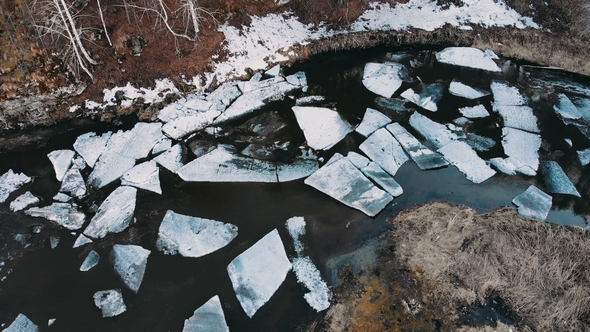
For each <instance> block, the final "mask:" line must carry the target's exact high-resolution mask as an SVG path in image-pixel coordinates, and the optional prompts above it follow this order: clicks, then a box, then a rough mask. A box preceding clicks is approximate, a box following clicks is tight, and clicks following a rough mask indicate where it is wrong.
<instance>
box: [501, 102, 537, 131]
mask: <svg viewBox="0 0 590 332" xmlns="http://www.w3.org/2000/svg"><path fill="white" fill-rule="evenodd" d="M494 112H497V113H498V114H500V116H501V117H502V119H503V120H504V126H506V127H510V128H514V129H520V130H524V131H528V132H531V133H539V132H541V131H540V130H539V127H538V126H537V117H536V116H535V115H534V114H533V109H532V108H530V107H528V106H512V105H496V104H495V103H494Z"/></svg>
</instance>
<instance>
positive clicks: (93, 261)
mask: <svg viewBox="0 0 590 332" xmlns="http://www.w3.org/2000/svg"><path fill="white" fill-rule="evenodd" d="M99 260H100V255H99V254H98V253H97V252H96V251H94V250H92V251H90V252H89V253H88V255H87V256H86V258H85V259H84V262H82V265H81V266H80V271H82V272H86V271H89V270H90V269H91V268H93V267H95V266H96V265H97V264H98V261H99Z"/></svg>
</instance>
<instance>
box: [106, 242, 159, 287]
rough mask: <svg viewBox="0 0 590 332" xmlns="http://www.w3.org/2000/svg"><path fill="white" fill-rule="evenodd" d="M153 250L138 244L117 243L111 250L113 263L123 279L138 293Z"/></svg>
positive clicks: (116, 271) (126, 284)
mask: <svg viewBox="0 0 590 332" xmlns="http://www.w3.org/2000/svg"><path fill="white" fill-rule="evenodd" d="M150 253H151V251H149V250H147V249H144V248H142V247H140V246H136V245H123V244H115V245H114V246H113V250H111V263H112V264H113V268H114V270H115V273H116V274H117V275H118V276H119V278H121V281H123V283H124V284H125V286H127V287H128V288H129V289H130V290H132V291H133V292H134V293H137V291H138V290H139V286H141V282H142V281H143V275H144V273H145V268H146V266H147V259H148V256H149V255H150Z"/></svg>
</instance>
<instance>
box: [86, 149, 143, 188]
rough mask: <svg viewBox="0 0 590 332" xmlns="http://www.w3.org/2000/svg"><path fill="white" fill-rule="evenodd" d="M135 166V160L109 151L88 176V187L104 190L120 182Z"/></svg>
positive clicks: (102, 156) (101, 157)
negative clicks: (111, 184) (103, 188)
mask: <svg viewBox="0 0 590 332" xmlns="http://www.w3.org/2000/svg"><path fill="white" fill-rule="evenodd" d="M133 166H135V158H131V157H126V156H123V155H121V154H119V153H117V152H112V151H107V152H105V153H103V154H102V155H101V156H100V159H99V160H98V162H97V163H96V164H95V167H94V170H93V171H92V173H90V175H89V176H88V185H90V186H92V187H96V188H102V187H104V186H106V185H108V184H110V183H112V182H114V181H116V180H118V179H119V178H120V177H121V176H122V175H123V174H125V172H127V171H128V170H130V169H131V168H132V167H133Z"/></svg>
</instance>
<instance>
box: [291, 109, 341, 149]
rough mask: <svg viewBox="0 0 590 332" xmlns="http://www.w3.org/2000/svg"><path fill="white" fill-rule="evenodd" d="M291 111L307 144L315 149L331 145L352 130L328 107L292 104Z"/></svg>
mask: <svg viewBox="0 0 590 332" xmlns="http://www.w3.org/2000/svg"><path fill="white" fill-rule="evenodd" d="M293 113H294V114H295V118H296V119H297V123H298V124H299V127H300V128H301V130H302V131H303V135H305V139H306V140H307V145H308V146H309V147H311V148H313V149H316V150H327V149H329V148H331V147H333V146H334V145H336V143H338V142H340V141H341V140H342V139H343V138H344V137H345V136H346V135H348V133H350V132H351V131H352V130H353V128H352V127H351V126H350V125H349V124H348V123H347V122H346V121H344V119H343V118H342V117H341V116H340V114H338V112H336V111H332V110H331V109H328V108H322V107H304V106H293Z"/></svg>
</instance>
